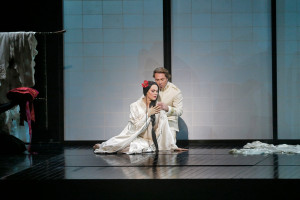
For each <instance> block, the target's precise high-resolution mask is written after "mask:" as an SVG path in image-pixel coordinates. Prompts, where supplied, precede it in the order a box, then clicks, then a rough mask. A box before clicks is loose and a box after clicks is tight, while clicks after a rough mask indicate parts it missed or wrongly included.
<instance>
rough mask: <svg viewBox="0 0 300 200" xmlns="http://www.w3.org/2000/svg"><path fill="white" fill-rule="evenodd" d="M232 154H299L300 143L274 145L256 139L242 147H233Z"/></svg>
mask: <svg viewBox="0 0 300 200" xmlns="http://www.w3.org/2000/svg"><path fill="white" fill-rule="evenodd" d="M229 153H231V154H245V155H260V154H273V153H276V154H298V153H300V145H287V144H280V145H273V144H267V143H262V142H260V141H254V142H252V143H247V144H246V145H244V146H243V148H242V149H232V150H230V151H229Z"/></svg>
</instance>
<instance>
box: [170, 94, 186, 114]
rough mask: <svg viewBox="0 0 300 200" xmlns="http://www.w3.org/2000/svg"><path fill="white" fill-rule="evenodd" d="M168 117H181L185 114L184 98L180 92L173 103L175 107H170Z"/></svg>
mask: <svg viewBox="0 0 300 200" xmlns="http://www.w3.org/2000/svg"><path fill="white" fill-rule="evenodd" d="M168 108H169V109H168V111H167V116H178V117H179V116H181V115H182V113H183V97H182V94H181V92H179V93H178V94H177V95H176V96H175V98H174V101H173V106H168Z"/></svg>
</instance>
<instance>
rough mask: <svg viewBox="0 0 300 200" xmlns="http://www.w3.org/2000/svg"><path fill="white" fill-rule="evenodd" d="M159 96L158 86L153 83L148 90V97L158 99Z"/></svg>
mask: <svg viewBox="0 0 300 200" xmlns="http://www.w3.org/2000/svg"><path fill="white" fill-rule="evenodd" d="M157 96H158V87H157V85H152V86H151V87H150V89H149V90H148V92H147V98H148V99H150V100H151V101H153V100H156V99H157Z"/></svg>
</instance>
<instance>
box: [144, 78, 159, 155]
mask: <svg viewBox="0 0 300 200" xmlns="http://www.w3.org/2000/svg"><path fill="white" fill-rule="evenodd" d="M152 85H156V86H157V88H159V87H158V85H157V83H156V82H154V81H148V86H147V87H143V94H144V96H145V97H147V93H148V91H149V89H150V88H151V87H152ZM158 94H159V89H158V90H157V98H156V99H155V100H151V102H150V105H149V108H151V107H153V106H155V105H156V103H157V99H158ZM150 117H151V123H152V131H151V132H152V139H153V142H154V144H155V147H156V151H158V144H157V140H156V134H155V130H154V126H155V114H153V115H151V116H150Z"/></svg>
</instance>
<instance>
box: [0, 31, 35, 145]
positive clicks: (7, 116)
mask: <svg viewBox="0 0 300 200" xmlns="http://www.w3.org/2000/svg"><path fill="white" fill-rule="evenodd" d="M35 34H36V33H35V32H22V31H20V32H0V105H2V106H1V107H2V108H1V110H2V111H3V112H1V113H0V132H1V133H5V134H12V135H14V136H16V137H17V138H19V139H21V138H22V141H24V142H29V133H28V129H27V126H29V124H27V122H26V123H25V126H22V125H19V123H18V122H19V121H20V120H21V121H22V119H20V114H19V111H20V110H21V109H23V108H20V106H19V105H18V104H15V103H12V102H10V100H9V99H8V98H7V96H6V94H7V93H8V91H9V90H11V89H14V88H19V87H33V86H34V85H35V78H34V72H35V69H34V67H35V61H34V60H35V57H36V55H37V54H38V51H37V49H36V47H37V39H36V37H35ZM9 104H10V105H9ZM3 106H4V107H3ZM6 106H8V107H6ZM26 106H27V105H26V104H25V108H26ZM29 107H30V105H29Z"/></svg>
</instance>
